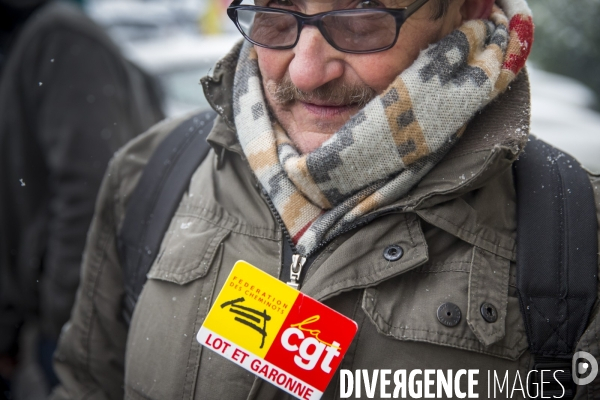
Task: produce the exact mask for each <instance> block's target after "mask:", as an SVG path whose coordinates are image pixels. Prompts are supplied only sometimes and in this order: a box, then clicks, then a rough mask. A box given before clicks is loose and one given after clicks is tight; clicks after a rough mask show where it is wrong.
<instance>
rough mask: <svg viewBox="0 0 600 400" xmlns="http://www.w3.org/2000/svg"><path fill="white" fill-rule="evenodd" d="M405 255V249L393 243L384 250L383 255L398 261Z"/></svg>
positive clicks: (389, 259)
mask: <svg viewBox="0 0 600 400" xmlns="http://www.w3.org/2000/svg"><path fill="white" fill-rule="evenodd" d="M403 255H404V249H402V247H400V246H398V245H397V244H392V245H391V246H388V247H386V248H385V250H384V251H383V257H384V258H385V259H386V260H388V261H398V260H399V259H401V258H402V256H403Z"/></svg>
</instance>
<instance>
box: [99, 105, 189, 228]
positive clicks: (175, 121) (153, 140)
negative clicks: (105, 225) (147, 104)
mask: <svg viewBox="0 0 600 400" xmlns="http://www.w3.org/2000/svg"><path fill="white" fill-rule="evenodd" d="M197 113H198V110H196V111H193V112H190V113H188V114H185V115H183V116H180V117H176V118H167V119H164V120H163V121H161V122H159V123H157V124H156V125H154V126H152V127H151V128H150V129H148V130H147V131H146V132H144V133H142V134H141V135H139V136H137V137H135V138H134V139H132V140H131V141H129V142H128V143H127V144H126V145H125V146H123V147H122V148H121V149H119V150H118V151H117V152H116V153H115V154H114V156H113V158H112V160H111V161H110V164H109V168H108V171H107V174H109V175H110V180H111V182H112V183H111V187H112V189H111V191H112V192H114V193H113V195H114V196H115V199H116V200H117V203H118V205H117V210H116V211H117V216H118V217H117V220H120V219H121V217H122V216H123V215H124V210H125V208H126V205H127V202H128V200H129V198H130V197H131V194H132V193H133V190H134V189H135V186H136V185H137V183H138V181H139V179H140V177H141V176H142V173H143V171H144V168H145V167H146V164H147V163H148V161H149V160H150V158H151V157H152V154H153V153H154V151H155V150H156V148H157V147H158V146H159V145H160V143H161V142H162V141H163V140H164V139H165V138H166V137H167V136H168V135H169V134H170V133H171V132H173V131H174V130H175V129H176V128H177V127H178V126H179V125H180V124H182V123H183V122H184V121H186V120H187V119H188V118H190V117H191V116H193V115H195V114H197Z"/></svg>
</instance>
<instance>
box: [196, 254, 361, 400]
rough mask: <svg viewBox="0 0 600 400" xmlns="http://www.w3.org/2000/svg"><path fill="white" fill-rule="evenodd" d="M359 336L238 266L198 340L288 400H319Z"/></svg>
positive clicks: (295, 294)
mask: <svg viewBox="0 0 600 400" xmlns="http://www.w3.org/2000/svg"><path fill="white" fill-rule="evenodd" d="M356 331H357V325H356V323H355V322H354V321H352V320H351V319H350V318H347V317H345V316H343V315H342V314H340V313H338V312H337V311H334V310H332V309H331V308H329V307H327V306H325V305H323V304H322V303H319V302H318V301H316V300H313V299H311V298H310V297H308V296H305V295H304V294H302V293H300V292H299V291H297V290H295V289H293V288H291V287H290V286H288V285H286V284H285V283H283V282H281V281H279V280H278V279H275V278H273V277H272V276H271V275H269V274H267V273H265V272H263V271H261V270H259V269H258V268H256V267H254V266H252V265H250V264H248V263H247V262H245V261H238V262H237V263H236V264H235V265H234V267H233V270H232V271H231V274H229V277H228V278H227V281H226V282H225V285H224V287H223V289H222V290H221V292H220V293H219V295H218V296H217V300H216V301H215V303H214V304H213V306H212V308H211V309H210V311H209V313H208V315H207V316H206V320H205V321H204V324H202V326H201V327H200V331H199V332H198V335H197V336H196V339H197V340H198V342H200V344H202V345H203V346H206V347H208V348H209V349H211V350H213V351H215V352H216V353H218V354H220V355H222V356H223V357H225V358H227V359H229V360H230V361H233V362H234V363H236V364H238V365H240V366H241V367H243V368H245V369H246V370H248V371H250V372H252V373H254V374H256V375H257V376H259V377H261V378H263V379H265V380H267V381H268V382H270V383H272V384H273V385H275V386H277V387H279V388H281V389H282V390H285V391H286V392H288V393H289V394H291V395H293V396H295V397H297V398H299V399H304V400H317V399H319V398H321V396H322V395H323V392H324V391H325V389H326V388H327V385H328V384H329V381H331V378H332V377H333V374H334V373H335V371H336V370H337V367H338V366H339V365H340V362H341V361H342V358H343V357H344V354H345V353H346V351H347V350H348V346H350V343H351V342H352V339H353V338H354V335H355V334H356Z"/></svg>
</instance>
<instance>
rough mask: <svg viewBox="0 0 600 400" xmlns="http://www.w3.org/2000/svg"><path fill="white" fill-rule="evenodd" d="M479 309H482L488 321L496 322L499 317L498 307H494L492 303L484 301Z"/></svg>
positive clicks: (484, 317) (482, 313)
mask: <svg viewBox="0 0 600 400" xmlns="http://www.w3.org/2000/svg"><path fill="white" fill-rule="evenodd" d="M479 310H480V311H481V316H482V317H483V319H485V320H486V321H487V322H490V323H491V322H496V320H497V319H498V311H497V310H496V307H494V305H493V304H491V303H483V304H482V305H481V308H480V309H479Z"/></svg>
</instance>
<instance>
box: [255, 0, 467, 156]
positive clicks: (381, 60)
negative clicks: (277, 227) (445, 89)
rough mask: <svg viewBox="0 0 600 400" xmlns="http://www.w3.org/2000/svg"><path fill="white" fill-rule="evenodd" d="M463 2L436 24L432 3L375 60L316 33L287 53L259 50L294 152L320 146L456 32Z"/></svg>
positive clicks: (345, 1)
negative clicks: (432, 47) (434, 45)
mask: <svg viewBox="0 0 600 400" xmlns="http://www.w3.org/2000/svg"><path fill="white" fill-rule="evenodd" d="M413 1H414V0H272V1H269V0H265V2H264V3H265V4H262V2H261V4H260V5H267V6H269V7H280V8H285V9H290V10H296V11H299V12H302V13H305V14H316V13H320V12H324V11H330V10H333V9H341V8H356V7H386V8H399V7H405V6H407V5H409V4H411V3H412V2H413ZM463 2H464V0H454V1H453V2H451V5H450V9H449V12H448V13H447V14H446V15H445V16H444V17H443V18H441V19H437V20H434V19H433V18H432V15H433V14H434V13H435V10H436V8H435V7H437V3H436V0H430V1H429V2H428V3H427V4H425V5H424V6H423V7H422V8H421V9H419V10H418V11H417V12H416V13H415V14H413V15H412V16H411V17H410V18H409V19H408V20H407V21H406V22H405V23H404V25H403V26H402V28H401V30H400V35H399V36H398V41H397V43H396V44H395V46H394V47H393V48H391V49H389V50H386V51H382V52H378V53H370V54H349V53H343V52H340V51H338V50H336V49H334V48H333V47H332V46H331V45H330V44H329V43H327V41H326V40H325V38H324V37H323V36H322V35H321V33H320V32H319V30H318V29H317V28H316V27H313V26H307V27H304V29H303V30H302V33H301V35H300V39H299V41H298V44H297V45H296V46H295V47H294V48H292V49H290V50H270V49H266V48H262V47H258V46H256V52H257V53H258V63H259V68H260V72H261V74H262V78H263V85H264V88H265V93H266V97H267V101H268V103H269V105H270V107H271V109H272V111H273V113H274V115H275V117H276V118H277V120H278V121H279V122H280V124H281V125H282V126H283V128H284V129H285V130H286V131H287V133H288V135H289V136H290V138H291V139H292V140H293V141H294V142H295V144H296V145H297V147H298V149H299V150H300V151H302V152H303V153H306V152H309V151H312V150H314V149H315V148H317V147H319V146H320V145H321V144H322V143H323V142H324V141H325V140H327V139H328V138H329V137H331V135H333V134H334V133H335V132H336V131H337V130H338V129H339V128H341V127H342V126H343V125H344V123H345V122H346V121H348V119H349V118H350V117H351V116H352V115H353V114H355V113H356V112H357V111H358V110H359V109H360V108H361V107H362V106H364V104H365V103H366V102H367V101H368V100H369V99H371V98H372V97H373V96H375V95H376V94H379V93H381V92H382V91H383V90H384V89H386V88H387V87H388V86H389V84H390V83H391V82H392V81H393V80H394V78H395V77H396V76H398V75H399V74H400V72H402V71H403V70H404V69H406V68H407V67H408V66H410V65H411V64H412V63H413V61H414V60H415V59H416V58H417V56H418V55H419V52H420V51H421V50H422V49H424V48H426V47H427V46H428V45H429V44H430V43H434V42H436V41H438V40H440V39H441V38H442V37H444V36H445V35H447V34H448V33H450V32H451V31H452V30H453V29H454V28H455V27H457V26H459V25H460V23H461V22H462V20H463V16H462V15H461V4H462V3H463ZM257 4H258V2H257Z"/></svg>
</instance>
